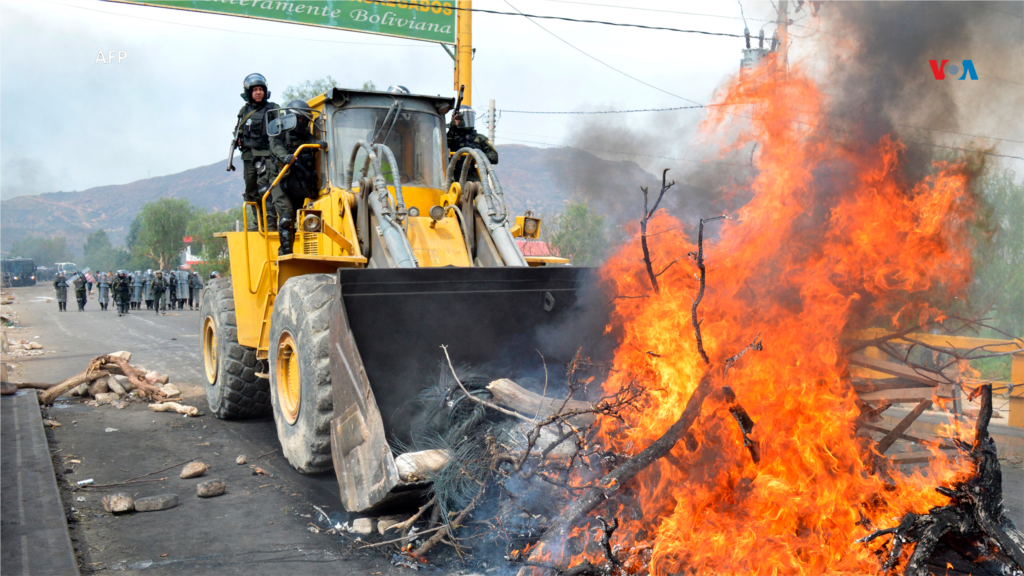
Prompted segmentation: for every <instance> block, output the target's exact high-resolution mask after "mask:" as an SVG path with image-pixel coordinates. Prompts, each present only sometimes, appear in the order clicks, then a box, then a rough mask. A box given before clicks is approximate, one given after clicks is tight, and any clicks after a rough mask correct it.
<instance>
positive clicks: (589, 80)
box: [0, 0, 775, 198]
mask: <svg viewBox="0 0 1024 576" xmlns="http://www.w3.org/2000/svg"><path fill="white" fill-rule="evenodd" d="M605 3H607V4H612V3H618V4H620V5H621V6H622V7H602V6H600V5H599V4H598V3H597V2H582V1H581V2H563V1H555V0H509V1H508V2H506V1H505V0H477V1H476V2H475V3H474V7H475V8H486V9H493V10H500V11H505V12H514V11H515V10H514V9H519V10H521V11H523V12H526V13H537V14H547V15H557V16H569V17H576V18H586V19H593V20H609V21H615V22H629V23H636V24H646V25H654V26H667V27H679V28H688V29H699V30H707V31H715V32H727V33H733V34H740V33H742V32H743V20H742V19H741V15H740V5H739V3H737V2H708V1H701V2H689V1H681V0H679V1H650V2H632V1H630V2H626V1H625V0H605ZM629 7H632V9H630V8H629ZM743 9H744V15H745V16H746V18H747V19H748V24H749V25H750V26H751V28H752V29H753V31H754V33H755V34H756V31H757V29H758V28H759V27H760V26H761V25H763V24H767V20H768V19H769V18H774V16H773V14H774V12H775V9H774V8H773V7H772V5H771V3H770V2H751V1H747V0H744V3H743ZM682 12H686V13H687V14H683V13H682ZM473 18H474V20H473V25H474V30H473V32H474V47H475V48H476V50H477V52H476V57H475V60H474V68H473V104H474V108H476V109H477V111H478V115H482V114H483V112H484V111H486V107H487V102H488V100H489V99H492V98H493V99H495V100H496V105H497V107H498V108H499V109H506V110H555V111H569V110H600V109H616V108H657V107H672V106H680V105H687V104H688V102H687V101H685V100H682V99H681V98H679V97H684V98H687V99H692V100H696V101H699V102H706V101H707V100H708V99H709V98H710V97H711V95H712V93H713V91H714V89H715V87H716V86H717V85H718V84H719V83H720V82H721V81H722V80H723V79H724V78H725V77H727V76H728V75H730V74H733V73H735V71H736V70H737V69H738V66H739V59H740V56H741V54H740V49H741V48H742V42H743V41H742V39H739V38H728V37H715V36H703V35H695V34H681V33H675V32H659V31H650V30H639V29H628V28H615V27H609V26H599V25H588V24H576V23H569V22H561V21H551V20H543V21H538V22H540V23H541V24H542V25H543V26H544V27H545V28H547V29H548V30H550V31H551V32H552V33H554V34H556V35H557V36H559V37H560V38H562V39H564V40H565V41H566V42H568V43H570V44H573V45H574V46H576V47H578V48H579V50H580V51H582V52H585V53H586V54H589V55H590V56H592V57H594V58H597V59H599V60H602V61H604V62H605V63H607V65H608V66H612V67H614V68H618V69H619V70H622V71H624V72H627V73H628V74H629V75H631V76H634V77H636V78H637V79H639V80H641V81H643V82H647V83H649V84H653V85H654V86H656V87H657V88H660V89H661V90H664V91H665V92H670V93H672V94H674V95H676V96H672V95H669V94H666V93H664V92H661V91H659V90H658V89H655V88H651V87H649V86H645V85H644V84H642V83H640V82H638V81H637V80H633V79H630V78H628V77H626V76H624V75H623V74H620V73H618V72H615V71H613V70H611V69H609V68H608V67H607V66H605V65H602V64H601V63H599V62H596V61H595V60H593V59H591V58H590V57H588V56H587V55H586V54H583V53H581V52H580V51H577V50H575V49H573V48H571V47H570V46H567V45H566V44H565V43H563V42H562V41H561V40H559V39H558V38H556V37H554V36H552V35H551V34H549V33H548V32H546V31H544V30H543V29H541V28H540V27H539V26H537V25H536V24H534V23H533V21H531V20H528V19H526V18H523V17H519V16H516V17H512V16H499V15H489V14H481V13H477V14H474V17H473ZM766 29H767V30H768V35H769V36H770V34H771V30H773V29H774V24H767V28H766ZM110 51H117V52H123V53H125V56H124V58H123V59H121V61H120V62H116V61H115V63H102V62H97V55H98V53H99V52H103V53H104V55H106V54H108V53H109V52H110ZM115 60H116V59H115ZM452 70H453V63H452V60H451V58H450V57H449V56H448V55H447V54H446V53H445V52H444V51H443V50H442V48H441V47H440V46H439V45H437V44H432V43H426V42H417V41H412V40H404V39H398V38H391V37H383V36H374V35H370V34H362V33H356V32H347V31H336V30H325V29H320V28H315V27H310V26H301V25H295V24H287V23H275V22H266V21H259V20H251V19H245V18H238V17H231V16H220V15H212V14H200V13H191V12H184V11H179V10H167V9H161V8H152V7H143V6H131V5H124V4H117V3H112V2H103V1H100V0H52V1H51V0H33V1H32V2H24V1H16V2H12V1H7V0H4V1H2V2H0V166H2V169H0V193H2V197H3V198H9V197H13V196H16V195H20V194H35V193H39V192H50V191H58V190H60V191H72V190H84V189H87V188H90V187H93V186H100V185H107V184H121V183H127V182H132V181H135V180H139V179H142V178H147V177H150V176H158V175H164V174H173V173H176V172H180V171H182V170H186V169H189V168H193V167H196V166H201V165H206V164H210V163H212V162H216V161H218V160H221V159H226V156H227V148H228V145H229V142H230V135H231V130H232V128H233V125H234V121H235V117H236V114H237V112H238V109H239V107H240V106H241V105H242V104H243V101H242V100H241V98H240V97H239V94H240V92H241V83H242V79H243V78H244V77H245V76H246V75H247V74H249V73H251V72H260V73H262V74H264V75H265V76H266V77H267V79H268V82H269V84H270V89H271V93H272V95H273V97H272V99H274V100H280V98H281V96H280V95H281V94H282V93H283V92H284V89H285V88H286V87H287V86H289V85H294V84H298V83H300V82H302V81H305V80H307V79H315V78H322V77H324V76H327V75H330V76H332V77H334V78H335V79H337V80H338V81H339V82H340V83H341V84H342V85H346V86H349V87H358V86H361V85H362V83H363V82H364V81H367V80H370V81H372V82H374V83H375V84H376V85H377V86H378V87H379V88H384V87H387V86H388V85H391V84H401V85H404V86H407V87H408V88H410V90H411V91H412V92H414V93H424V94H442V95H446V96H452V95H454V92H453V89H452V86H453V72H452ZM677 96H679V97H677ZM673 114H680V115H683V116H684V117H685V118H683V119H684V120H686V119H687V118H688V119H692V122H693V123H695V122H696V121H697V120H699V116H698V114H697V113H694V112H687V111H682V112H678V113H673ZM676 119H677V120H678V119H680V118H676ZM579 121H580V118H579V117H572V116H544V115H525V114H513V113H503V114H501V116H500V119H499V121H498V126H497V138H496V140H497V143H498V144H503V143H504V144H508V143H524V144H528V145H532V146H544V145H560V144H564V143H566V142H567V141H568V139H569V138H570V135H571V132H572V129H573V123H574V122H579ZM687 121H689V120H687ZM483 129H484V128H483V127H481V130H483Z"/></svg>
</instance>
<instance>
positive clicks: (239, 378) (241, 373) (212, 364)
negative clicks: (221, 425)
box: [199, 278, 270, 419]
mask: <svg viewBox="0 0 1024 576" xmlns="http://www.w3.org/2000/svg"><path fill="white" fill-rule="evenodd" d="M199 311H200V313H199V317H200V318H202V330H203V334H202V342H203V368H204V371H205V373H206V382H207V384H208V386H207V387H206V400H207V402H208V403H209V404H210V411H211V412H213V414H214V416H216V417H217V418H222V419H231V418H245V417H249V416H262V415H264V414H267V413H268V412H270V383H269V382H267V379H266V378H260V377H258V376H256V374H257V373H258V372H260V367H261V364H260V362H259V360H257V359H256V350H255V349H253V348H248V347H246V346H242V345H241V344H239V343H238V326H237V324H236V321H235V296H234V293H233V292H232V289H231V279H230V278H217V279H214V280H211V281H210V283H209V284H208V285H207V286H206V288H204V289H203V298H202V305H201V306H200V308H199Z"/></svg>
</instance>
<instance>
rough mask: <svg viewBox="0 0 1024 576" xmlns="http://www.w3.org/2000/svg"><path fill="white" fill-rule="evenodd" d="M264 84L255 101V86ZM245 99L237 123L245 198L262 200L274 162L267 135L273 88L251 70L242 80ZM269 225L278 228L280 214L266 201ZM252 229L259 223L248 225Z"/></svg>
mask: <svg viewBox="0 0 1024 576" xmlns="http://www.w3.org/2000/svg"><path fill="white" fill-rule="evenodd" d="M256 86H262V87H263V90H264V95H263V100H262V101H260V102H256V101H255V100H253V99H252V89H253V88H255V87H256ZM243 90H244V91H243V92H242V99H243V100H245V102H246V104H245V106H242V109H241V110H239V111H238V121H237V122H236V123H235V131H236V133H237V134H238V139H239V140H240V144H239V149H240V150H241V152H242V164H243V168H242V176H243V177H244V178H245V201H246V202H256V203H257V205H258V204H259V202H260V200H261V198H262V196H263V192H260V190H261V189H263V190H264V192H265V191H266V189H267V188H269V187H270V183H271V182H272V180H270V178H271V171H272V166H271V165H270V163H269V160H270V137H269V136H268V135H267V123H268V122H269V121H270V120H272V119H273V112H272V111H273V110H276V109H277V107H278V106H277V104H274V103H273V102H271V101H270V90H269V89H268V88H267V83H266V80H265V79H264V78H263V76H261V75H259V74H250V75H249V76H247V77H246V78H245V82H244V83H243ZM256 217H257V218H262V215H261V211H260V210H257V213H256ZM267 227H268V228H269V229H271V230H276V229H277V215H276V213H274V212H273V206H272V205H271V204H270V202H269V201H268V202H267ZM249 229H250V230H255V229H256V227H255V226H254V225H252V224H250V225H249Z"/></svg>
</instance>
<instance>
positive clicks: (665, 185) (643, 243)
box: [640, 168, 675, 293]
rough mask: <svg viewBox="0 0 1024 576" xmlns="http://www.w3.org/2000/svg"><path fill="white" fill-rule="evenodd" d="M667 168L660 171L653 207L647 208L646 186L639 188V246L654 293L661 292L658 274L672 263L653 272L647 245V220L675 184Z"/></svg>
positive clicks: (663, 271)
mask: <svg viewBox="0 0 1024 576" xmlns="http://www.w3.org/2000/svg"><path fill="white" fill-rule="evenodd" d="M667 176H668V168H666V169H665V170H664V171H663V172H662V173H661V192H660V193H659V194H658V199H657V200H655V201H654V207H653V208H650V209H648V198H647V187H646V186H642V187H641V188H640V190H642V191H643V193H644V216H643V218H641V219H640V247H641V248H643V251H644V264H645V265H646V266H647V276H648V277H649V278H650V279H651V287H652V288H654V292H655V293H659V292H661V288H659V287H658V276H661V275H662V274H664V273H665V270H668V269H669V267H670V266H672V264H669V265H668V266H666V267H665V269H664V270H662V271H661V272H659V273H657V274H655V273H654V265H653V264H652V263H651V250H650V248H649V247H648V246H647V222H648V221H650V219H651V218H652V217H653V216H654V213H655V212H656V211H657V210H658V206H659V205H661V199H662V198H664V197H665V192H668V189H669V188H671V187H672V186H674V185H675V181H674V180H673V181H672V182H668V181H667Z"/></svg>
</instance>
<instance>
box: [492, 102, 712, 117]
mask: <svg viewBox="0 0 1024 576" xmlns="http://www.w3.org/2000/svg"><path fill="white" fill-rule="evenodd" d="M719 106H721V104H719ZM701 108H707V106H704V105H699V106H676V107H675V108H639V109H636V110H594V111H566V112H544V111H538V110H505V109H502V110H501V111H502V112H504V113H506V114H558V115H565V114H632V113H634V112H670V111H673V110H698V109H701Z"/></svg>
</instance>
